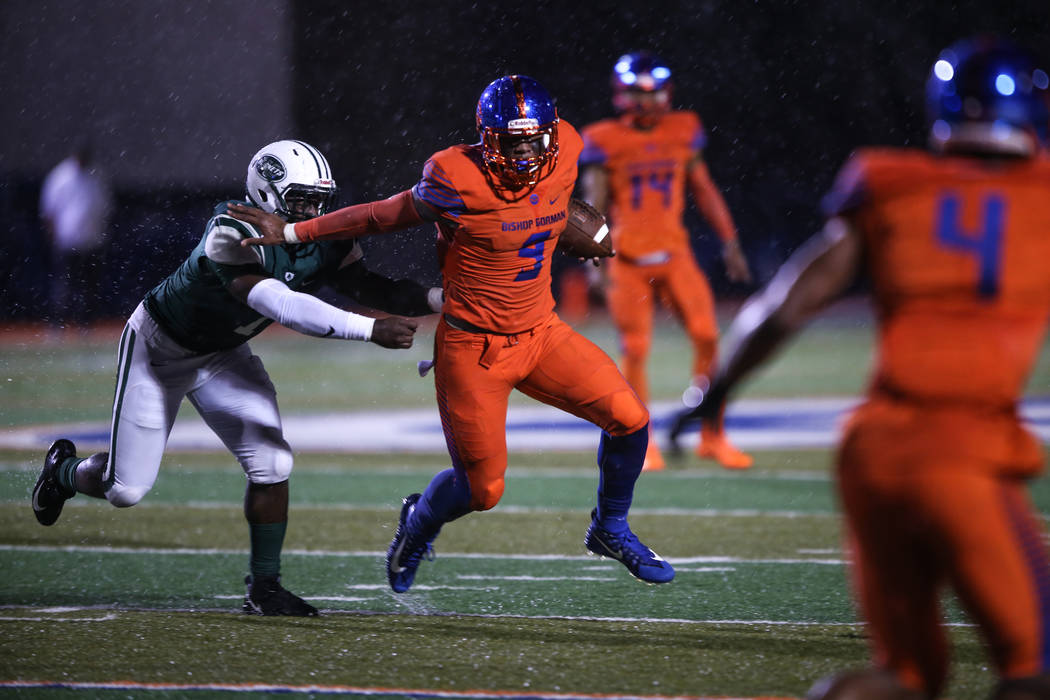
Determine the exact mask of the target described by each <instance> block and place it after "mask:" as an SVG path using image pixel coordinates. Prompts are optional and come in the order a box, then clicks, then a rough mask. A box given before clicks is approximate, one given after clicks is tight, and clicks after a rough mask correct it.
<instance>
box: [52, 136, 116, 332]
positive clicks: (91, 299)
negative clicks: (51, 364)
mask: <svg viewBox="0 0 1050 700" xmlns="http://www.w3.org/2000/svg"><path fill="white" fill-rule="evenodd" d="M92 156H93V154H92V151H91V146H90V144H88V143H87V142H84V143H81V144H79V145H78V146H77V147H76V149H75V150H74V151H73V153H72V154H71V155H70V156H69V157H68V158H66V159H65V160H63V161H62V162H61V163H59V164H58V165H56V166H55V167H54V169H53V170H51V172H50V173H48V175H47V177H46V178H45V179H44V184H43V187H42V188H41V192H40V218H41V221H42V223H43V226H44V230H45V232H46V233H47V236H48V242H49V244H50V263H51V264H50V270H49V273H48V277H49V284H50V293H49V306H50V308H49V309H48V310H47V318H48V321H49V322H50V323H51V324H52V325H54V326H67V325H76V326H81V325H83V324H84V323H86V322H87V321H89V320H90V319H92V318H93V317H94V315H95V313H96V312H97V310H98V308H99V306H100V304H99V300H100V296H101V295H100V293H99V292H100V282H101V280H102V271H103V269H104V266H103V262H104V257H105V253H106V240H107V232H106V226H107V223H108V220H109V214H110V210H111V209H112V195H111V193H110V190H109V186H108V185H107V183H106V181H105V179H104V178H103V177H102V175H101V174H100V173H99V172H98V170H97V169H96V168H95V167H94V160H93V157H92Z"/></svg>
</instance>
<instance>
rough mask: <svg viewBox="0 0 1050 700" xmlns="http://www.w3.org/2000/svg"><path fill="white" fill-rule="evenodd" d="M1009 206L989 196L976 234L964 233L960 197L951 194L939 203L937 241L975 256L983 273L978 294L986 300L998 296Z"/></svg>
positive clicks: (994, 196)
mask: <svg viewBox="0 0 1050 700" xmlns="http://www.w3.org/2000/svg"><path fill="white" fill-rule="evenodd" d="M1005 214H1006V205H1005V204H1004V202H1003V199H1002V197H1000V196H999V195H996V194H992V195H989V196H988V197H987V198H985V200H984V205H983V207H982V210H981V224H980V228H979V229H978V230H976V231H965V230H963V228H962V226H961V225H960V223H959V198H958V197H957V196H955V195H952V194H949V195H945V196H943V197H941V199H940V202H938V204H937V223H936V226H937V242H938V243H940V244H941V245H943V246H944V247H945V248H948V249H951V250H954V251H956V252H960V253H966V254H967V255H972V256H974V257H975V258H976V259H977V264H978V269H979V271H980V273H979V278H978V281H977V293H978V294H979V295H980V296H982V297H985V298H990V297H994V296H995V295H996V294H998V293H999V267H1000V265H1001V263H1002V253H1003V221H1004V220H1005V219H1006V216H1005Z"/></svg>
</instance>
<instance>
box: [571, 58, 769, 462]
mask: <svg viewBox="0 0 1050 700" xmlns="http://www.w3.org/2000/svg"><path fill="white" fill-rule="evenodd" d="M612 83H613V105H614V106H615V107H616V111H617V112H619V115H620V116H619V117H618V118H615V119H605V120H603V121H600V122H597V123H595V124H591V125H590V126H588V127H586V128H585V129H584V130H583V141H584V150H583V153H582V154H581V156H580V167H581V169H582V174H581V184H582V186H583V195H584V199H586V200H587V201H588V202H590V203H591V204H593V205H594V206H595V207H597V208H598V209H599V210H600V211H602V212H603V213H607V214H608V216H609V220H610V221H609V225H610V227H611V229H612V236H613V243H614V245H615V246H616V257H615V258H613V259H612V260H610V261H609V265H608V276H609V284H608V287H607V289H606V299H607V300H608V305H609V312H610V314H611V315H612V318H613V321H614V322H615V323H616V327H617V330H618V331H619V333H620V352H621V355H622V358H621V360H620V368H621V369H622V370H623V375H624V377H626V378H627V381H628V382H630V384H631V387H632V388H634V390H635V392H636V393H637V394H638V398H640V399H641V400H642V401H645V402H648V401H649V380H648V377H647V375H646V367H645V365H646V362H647V361H648V359H649V346H650V343H651V342H652V331H653V301H654V299H657V298H658V299H660V300H661V301H662V302H663V303H664V304H665V305H666V306H667V307H668V308H670V309H671V310H673V311H674V313H675V315H676V316H677V317H678V319H679V320H680V321H681V323H682V325H683V326H684V327H685V331H686V333H687V334H688V335H689V338H690V340H692V343H693V366H692V377H691V385H690V389H689V391H687V397H688V396H690V395H692V394H693V393H696V392H702V391H703V390H704V389H706V388H707V374H708V372H709V370H710V368H711V364H712V363H713V362H714V359H715V352H716V351H717V350H718V324H717V321H716V319H715V303H714V295H713V294H712V293H711V287H710V285H709V284H708V282H707V278H706V277H705V276H704V273H703V272H702V271H701V270H700V267H699V266H698V265H697V264H696V259H695V258H694V257H693V252H692V249H691V248H690V245H689V232H688V231H687V230H686V228H685V225H684V224H683V223H682V213H683V211H684V210H685V190H686V186H687V185H688V187H689V189H690V190H691V191H692V193H693V197H694V199H695V200H696V205H697V206H698V207H699V208H700V211H701V213H702V214H703V215H704V218H705V219H707V221H708V223H709V224H710V225H711V227H712V228H713V229H714V230H715V233H717V234H718V237H719V238H720V239H721V240H722V246H723V248H722V249H723V254H722V255H723V259H724V262H725V267H726V274H727V275H728V277H729V279H730V280H731V281H733V282H750V281H751V271H750V269H749V268H748V264H747V259H746V258H744V254H743V252H741V250H740V243H739V241H738V240H737V235H736V226H735V225H734V224H733V218H732V216H730V214H729V207H727V206H726V203H725V200H724V199H723V198H722V194H721V193H720V192H719V191H718V187H717V186H716V185H715V183H714V181H713V180H712V179H711V175H710V174H709V173H708V171H707V165H705V164H704V160H703V158H702V156H701V148H703V145H704V140H705V134H704V129H703V126H702V125H701V124H700V118H699V117H698V116H697V114H696V113H695V112H691V111H687V110H672V109H671V70H670V69H669V68H668V67H667V64H666V63H664V62H663V61H662V60H661V59H660V58H658V57H657V56H655V55H653V54H651V53H649V52H647V51H637V52H634V53H629V54H626V55H624V56H622V57H620V59H619V60H618V61H617V62H616V65H615V67H614V68H613V77H612ZM694 404H695V402H694ZM696 454H697V455H698V456H699V457H701V458H704V459H714V460H717V461H718V462H719V463H720V464H721V465H722V466H723V467H726V468H727V469H746V468H747V467H750V466H751V463H752V459H751V457H750V455H747V454H744V453H743V452H741V451H740V450H738V449H737V448H735V447H734V446H733V445H732V444H730V442H729V440H728V439H727V438H726V436H725V433H724V431H723V430H722V422H721V420H718V421H708V422H705V423H704V425H703V429H702V430H701V435H700V444H699V446H698V447H697V450H696ZM663 468H664V460H663V457H662V456H661V455H660V450H659V448H658V447H657V442H656V440H649V447H648V451H647V453H646V455H645V470H646V471H653V470H657V469H663Z"/></svg>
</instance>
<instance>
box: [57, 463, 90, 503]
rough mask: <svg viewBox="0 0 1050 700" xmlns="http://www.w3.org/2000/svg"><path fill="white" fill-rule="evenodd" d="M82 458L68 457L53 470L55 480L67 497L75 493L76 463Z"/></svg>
mask: <svg viewBox="0 0 1050 700" xmlns="http://www.w3.org/2000/svg"><path fill="white" fill-rule="evenodd" d="M84 459H85V458H83V457H69V458H68V459H66V461H64V462H62V464H60V465H58V469H56V470H55V481H57V482H58V486H59V488H61V489H62V491H63V492H64V494H65V495H66V496H68V497H69V498H72V497H73V496H75V495H77V465H79V464H80V463H81V462H83V461H84Z"/></svg>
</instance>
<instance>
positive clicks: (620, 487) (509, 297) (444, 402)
mask: <svg viewBox="0 0 1050 700" xmlns="http://www.w3.org/2000/svg"><path fill="white" fill-rule="evenodd" d="M477 128H478V132H479V134H480V135H481V142H480V143H477V144H473V145H466V144H461V145H457V146H452V147H451V148H447V149H445V150H443V151H439V152H437V153H435V154H434V155H433V156H432V157H431V158H430V159H429V160H427V162H426V164H425V165H424V167H423V177H422V179H420V181H419V182H418V184H416V186H415V187H413V188H412V189H410V190H405V191H404V192H401V193H400V194H397V195H395V196H393V197H391V198H389V199H387V200H383V201H379V202H370V203H367V204H361V205H357V206H353V207H347V208H345V209H340V210H338V211H335V212H332V214H331V215H329V216H324V217H320V218H318V219H314V220H313V222H307V223H308V225H307V226H297V225H294V224H293V225H292V226H285V222H284V221H281V220H280V219H276V218H274V217H268V216H266V215H265V214H264V213H261V212H259V211H258V210H255V209H248V208H244V207H231V211H232V212H233V213H234V215H235V216H237V217H243V218H244V219H245V220H247V221H249V222H250V223H253V224H255V225H256V227H257V228H258V229H259V230H261V231H263V238H262V239H257V240H255V241H252V243H253V244H258V243H265V244H274V243H283V242H286V240H287V241H293V242H303V241H312V240H318V239H326V238H348V237H354V236H359V235H364V234H370V233H381V232H386V231H394V230H399V229H404V228H409V227H411V226H415V225H417V224H420V223H422V222H423V221H424V220H428V221H434V222H436V223H437V228H438V252H439V258H440V263H441V270H442V275H443V285H444V294H445V300H444V309H443V316H442V321H441V322H440V323H439V324H438V328H437V336H436V338H435V342H434V370H435V384H436V389H437V400H438V408H439V410H440V413H441V422H442V425H443V426H444V429H445V439H446V443H447V445H448V450H449V455H450V456H451V458H452V465H453V466H452V468H451V469H447V470H445V471H443V472H440V473H439V474H437V475H436V476H435V477H434V479H433V480H432V481H431V482H430V484H429V486H427V488H426V490H425V491H424V492H423V493H422V494H418V493H416V494H412V495H410V496H408V497H407V498H406V499H405V500H404V505H403V507H402V509H401V517H400V521H399V524H398V529H397V534H396V535H395V537H394V540H393V542H391V544H390V549H389V551H388V553H387V576H388V579H389V582H390V586H391V588H393V590H394V591H397V592H402V591H406V590H408V588H409V587H410V586H411V585H412V582H413V580H414V578H415V574H416V570H417V568H418V566H419V564H420V562H421V560H422V559H423V557H424V555H426V554H427V553H429V552H431V542H433V540H434V538H435V537H437V535H438V532H439V531H440V529H441V526H442V525H444V524H445V523H446V522H449V521H451V520H454V519H455V518H458V517H460V516H462V515H465V514H467V513H469V512H470V511H475V510H487V509H489V508H492V507H493V506H495V505H496V503H497V502H499V499H500V497H501V496H502V494H503V487H504V481H503V477H504V473H505V472H506V469H507V441H506V419H507V401H508V398H509V396H510V392H511V390H512V389H517V390H519V391H521V392H522V393H525V394H527V395H529V396H531V397H533V398H535V399H537V400H538V401H542V402H544V403H547V404H550V405H552V406H557V407H558V408H561V409H563V410H565V411H568V412H569V413H572V414H574V415H577V416H580V417H581V418H584V419H586V420H588V421H590V422H592V423H594V424H595V425H597V426H599V427H600V428H601V429H602V434H601V439H600V444H599V447H598V466H599V468H600V476H599V482H598V503H597V508H595V509H594V511H593V512H592V514H591V525H590V528H589V529H588V530H587V534H586V537H585V545H586V547H587V549H589V550H590V551H591V552H594V553H596V554H599V555H602V556H608V557H612V558H615V559H617V560H619V561H621V562H622V563H623V564H624V566H626V567H627V569H628V570H629V571H630V572H631V573H632V574H633V575H634V576H636V577H638V578H639V579H642V580H643V581H646V582H649V583H664V582H667V581H670V580H671V579H672V578H673V577H674V569H673V568H672V567H671V566H670V565H669V564H668V563H667V562H665V561H664V560H663V559H661V558H660V557H659V556H657V555H656V554H654V553H653V551H652V550H650V549H649V548H648V547H646V546H645V545H644V544H642V543H641V542H640V541H639V540H638V538H637V537H636V536H635V535H634V534H633V533H632V532H631V530H630V528H629V527H628V524H627V512H628V510H629V508H630V505H631V498H632V496H633V493H634V484H635V481H636V480H637V478H638V475H639V473H640V472H641V469H642V462H643V460H644V458H645V449H646V445H647V443H648V439H649V413H648V411H647V410H646V408H645V405H644V404H643V403H642V402H641V401H639V400H638V397H637V396H636V395H635V392H634V391H633V390H632V389H631V387H630V385H628V383H627V381H626V380H625V379H624V378H623V375H621V374H620V372H619V370H618V369H617V368H616V364H615V363H614V362H613V361H612V360H611V359H610V358H609V357H608V356H607V355H606V354H605V353H604V352H602V350H600V349H599V348H598V347H597V346H596V345H594V344H593V343H591V342H590V341H588V340H587V339H586V338H584V337H583V336H581V335H579V334H578V333H576V332H575V331H573V330H572V329H571V328H569V326H568V325H566V324H565V323H564V322H562V321H561V320H560V319H559V318H558V317H557V315H556V314H555V313H554V298H553V296H552V295H551V272H550V261H551V255H552V254H553V252H554V248H555V246H556V244H557V242H558V237H559V236H560V235H561V232H562V231H563V230H564V228H565V221H566V213H567V211H568V206H569V198H570V196H571V195H572V191H573V188H574V187H575V185H576V162H577V158H578V157H579V154H580V151H581V150H582V148H583V142H582V140H581V139H580V136H579V134H577V133H576V130H575V129H573V127H572V126H571V125H570V124H568V123H567V122H564V121H559V119H558V114H557V110H556V109H555V107H554V101H553V99H552V98H551V96H550V95H549V94H548V93H547V91H546V90H545V89H544V88H543V86H541V85H540V84H539V83H537V82H536V81H535V80H532V79H531V78H528V77H526V76H518V75H512V76H506V77H503V78H500V79H498V80H496V81H494V82H492V83H491V84H490V85H489V86H488V87H487V88H486V89H485V91H484V92H483V93H482V95H481V99H480V100H479V101H478V107H477Z"/></svg>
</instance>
